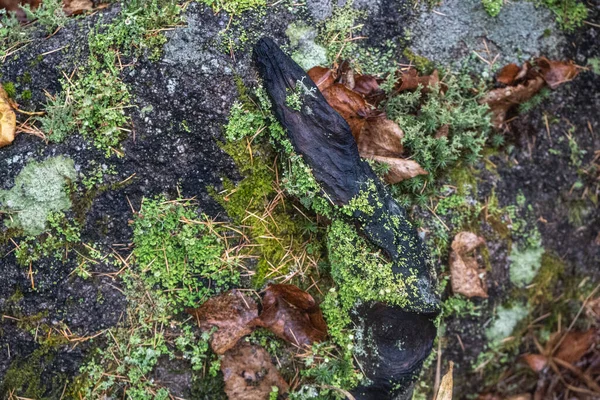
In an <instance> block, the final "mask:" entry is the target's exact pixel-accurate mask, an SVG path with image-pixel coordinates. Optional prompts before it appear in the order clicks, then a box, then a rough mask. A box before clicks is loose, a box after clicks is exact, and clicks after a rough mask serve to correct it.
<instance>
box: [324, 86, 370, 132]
mask: <svg viewBox="0 0 600 400" xmlns="http://www.w3.org/2000/svg"><path fill="white" fill-rule="evenodd" d="M322 93H323V96H324V97H325V100H327V103H329V105H330V106H331V107H333V108H334V109H335V110H336V111H337V112H338V113H339V114H340V115H341V116H342V118H344V119H345V120H346V122H347V123H348V125H349V126H350V130H351V131H352V135H353V136H354V137H357V136H359V135H360V131H361V130H362V128H363V126H364V124H365V122H366V119H365V118H366V117H367V116H368V115H369V114H370V110H369V108H368V107H367V104H366V102H365V100H364V99H363V98H362V96H361V95H360V94H358V93H356V92H353V91H352V90H350V89H348V88H347V87H346V86H344V85H343V84H341V83H334V84H333V85H331V86H329V87H328V88H326V89H324V90H323V91H322Z"/></svg>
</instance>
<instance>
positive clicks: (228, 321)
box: [186, 290, 258, 354]
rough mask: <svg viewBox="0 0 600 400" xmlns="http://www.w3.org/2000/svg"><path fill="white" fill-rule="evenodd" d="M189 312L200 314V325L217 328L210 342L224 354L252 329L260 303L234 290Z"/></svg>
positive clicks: (218, 351)
mask: <svg viewBox="0 0 600 400" xmlns="http://www.w3.org/2000/svg"><path fill="white" fill-rule="evenodd" d="M186 312H187V313H188V314H191V315H193V316H195V317H196V319H197V320H198V326H199V327H200V329H202V330H205V331H210V330H212V329H213V328H217V330H216V331H215V332H214V333H213V334H212V336H211V338H210V346H211V347H212V349H213V351H214V352H215V353H217V354H223V353H225V352H226V351H227V350H229V349H231V348H232V347H233V346H235V344H236V343H237V342H238V340H239V339H241V338H242V337H244V336H246V335H247V334H249V333H251V332H252V329H253V328H252V327H251V326H250V322H251V321H253V320H254V319H255V318H256V317H258V306H257V305H256V302H255V301H254V299H252V298H251V297H249V296H246V295H244V294H243V293H242V292H241V291H239V290H231V291H229V292H226V293H223V294H221V295H218V296H215V297H212V298H210V299H208V300H207V301H206V302H205V303H204V304H202V305H201V306H200V307H199V308H196V309H188V310H186Z"/></svg>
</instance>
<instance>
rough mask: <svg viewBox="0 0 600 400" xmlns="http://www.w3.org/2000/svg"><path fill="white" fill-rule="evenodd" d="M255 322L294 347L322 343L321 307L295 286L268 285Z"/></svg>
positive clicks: (324, 335) (323, 323)
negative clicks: (260, 310) (261, 307)
mask: <svg viewBox="0 0 600 400" xmlns="http://www.w3.org/2000/svg"><path fill="white" fill-rule="evenodd" d="M255 324H256V325H257V326H262V327H264V328H267V329H269V330H270V331H271V332H273V333H274V334H276V335H277V336H279V337H281V338H282V339H285V340H287V341H288V342H290V343H292V344H295V345H297V346H304V345H310V344H312V343H314V342H321V341H323V340H324V339H325V337H326V336H327V325H326V324H325V320H324V319H323V314H322V313H321V309H320V308H319V306H318V305H317V304H316V302H315V300H314V299H313V297H312V296H311V295H310V294H308V293H307V292H305V291H303V290H300V289H299V288H298V287H296V286H294V285H269V286H267V288H266V289H265V295H264V297H263V310H262V312H261V314H260V317H258V318H257V319H256V320H255Z"/></svg>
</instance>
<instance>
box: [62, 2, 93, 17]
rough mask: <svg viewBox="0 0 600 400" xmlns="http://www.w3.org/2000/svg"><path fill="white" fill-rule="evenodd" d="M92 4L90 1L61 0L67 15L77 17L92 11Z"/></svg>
mask: <svg viewBox="0 0 600 400" xmlns="http://www.w3.org/2000/svg"><path fill="white" fill-rule="evenodd" d="M93 8H94V3H93V2H92V1H91V0H63V10H64V12H65V14H67V15H69V16H70V15H79V14H83V13H84V12H85V11H89V10H92V9H93Z"/></svg>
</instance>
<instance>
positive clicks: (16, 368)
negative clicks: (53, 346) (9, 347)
mask: <svg viewBox="0 0 600 400" xmlns="http://www.w3.org/2000/svg"><path fill="white" fill-rule="evenodd" d="M53 358H54V355H53V354H52V353H51V352H50V351H49V349H48V348H45V347H40V348H38V349H36V350H34V351H33V352H32V353H31V354H30V355H29V356H28V357H26V358H24V359H15V360H14V361H13V362H12V363H11V364H10V367H9V368H8V370H7V371H6V373H5V374H4V377H3V379H2V385H0V393H3V394H8V393H13V395H16V396H19V397H21V398H30V399H45V398H49V397H46V396H45V395H46V394H47V392H48V390H49V389H51V388H48V387H46V386H45V385H44V384H43V383H42V372H43V371H44V366H45V365H46V364H47V363H49V362H50V361H52V359H53ZM57 375H58V374H57ZM56 380H59V377H58V376H56V379H55V381H56ZM61 383H62V382H61ZM54 389H55V391H56V390H58V388H54ZM55 394H56V393H55ZM58 395H60V393H58Z"/></svg>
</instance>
